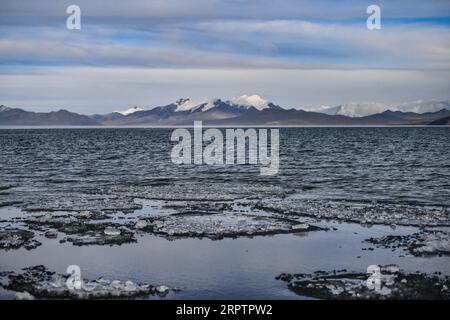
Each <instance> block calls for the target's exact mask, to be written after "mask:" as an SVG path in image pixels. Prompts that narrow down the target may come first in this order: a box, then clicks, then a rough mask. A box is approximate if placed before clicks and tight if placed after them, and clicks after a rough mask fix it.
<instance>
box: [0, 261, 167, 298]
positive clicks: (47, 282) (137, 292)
mask: <svg viewBox="0 0 450 320" xmlns="http://www.w3.org/2000/svg"><path fill="white" fill-rule="evenodd" d="M1 275H2V282H1V286H2V287H3V288H5V289H7V290H12V291H16V292H17V293H16V299H26V300H32V299H35V298H37V299H52V298H56V299H107V298H135V297H146V296H149V295H152V294H159V295H162V296H164V295H166V294H167V293H168V292H169V290H170V289H169V287H167V286H165V285H160V286H153V285H149V284H145V283H143V284H138V283H134V282H132V281H130V280H126V281H123V280H107V279H103V278H99V279H96V280H92V281H89V280H82V283H81V286H80V287H78V288H77V287H76V286H75V287H74V286H68V285H67V279H68V276H66V275H60V274H56V273H55V272H51V271H49V270H47V268H45V267H44V266H34V267H29V268H25V269H23V272H22V273H18V274H17V273H12V272H3V273H2V274H1Z"/></svg>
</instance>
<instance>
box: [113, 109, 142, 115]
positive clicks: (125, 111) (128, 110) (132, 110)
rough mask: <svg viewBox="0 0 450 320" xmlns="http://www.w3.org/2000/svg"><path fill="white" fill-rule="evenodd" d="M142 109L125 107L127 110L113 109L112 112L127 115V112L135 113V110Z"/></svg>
mask: <svg viewBox="0 0 450 320" xmlns="http://www.w3.org/2000/svg"><path fill="white" fill-rule="evenodd" d="M143 110H144V109H141V108H139V107H131V108H129V109H127V110H123V111H114V112H117V113H120V114H121V115H124V116H127V115H129V114H132V113H135V112H137V111H143Z"/></svg>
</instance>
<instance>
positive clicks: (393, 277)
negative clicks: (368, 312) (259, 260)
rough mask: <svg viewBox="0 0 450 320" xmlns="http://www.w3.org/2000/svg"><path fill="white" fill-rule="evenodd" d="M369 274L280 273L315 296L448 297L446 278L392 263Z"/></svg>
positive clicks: (449, 280)
mask: <svg viewBox="0 0 450 320" xmlns="http://www.w3.org/2000/svg"><path fill="white" fill-rule="evenodd" d="M379 268H380V269H379V270H380V273H379V276H378V277H376V278H374V276H373V274H372V273H358V272H349V271H347V270H339V271H336V270H334V271H330V272H326V271H316V272H314V273H313V274H304V273H300V274H286V273H283V274H280V275H279V276H277V277H276V279H278V280H281V281H285V282H287V283H288V288H289V289H290V290H292V291H294V292H295V293H297V294H299V295H302V296H307V297H313V298H319V299H449V298H450V291H449V287H450V278H449V277H438V276H430V275H426V274H423V273H405V272H403V271H401V270H400V269H399V267H398V266H396V265H387V266H379Z"/></svg>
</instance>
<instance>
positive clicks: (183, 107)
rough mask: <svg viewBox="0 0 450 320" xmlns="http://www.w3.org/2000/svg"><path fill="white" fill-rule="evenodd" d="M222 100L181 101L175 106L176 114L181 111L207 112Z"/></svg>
mask: <svg viewBox="0 0 450 320" xmlns="http://www.w3.org/2000/svg"><path fill="white" fill-rule="evenodd" d="M219 101H220V99H203V100H191V99H189V98H187V99H179V100H178V101H177V102H176V103H175V105H176V106H177V108H176V109H175V112H181V111H191V112H192V111H207V110H209V109H211V108H214V106H215V105H216V104H217V102H219Z"/></svg>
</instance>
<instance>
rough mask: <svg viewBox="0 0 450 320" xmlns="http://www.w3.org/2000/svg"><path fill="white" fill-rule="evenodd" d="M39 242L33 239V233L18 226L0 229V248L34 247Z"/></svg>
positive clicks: (29, 248) (38, 244) (28, 248)
mask: <svg viewBox="0 0 450 320" xmlns="http://www.w3.org/2000/svg"><path fill="white" fill-rule="evenodd" d="M40 245H41V243H40V242H39V241H37V240H35V239H34V233H33V232H31V231H28V230H23V229H18V228H6V229H3V230H0V249H4V250H9V249H19V248H25V249H27V250H31V249H35V248H37V247H38V246H40Z"/></svg>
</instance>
